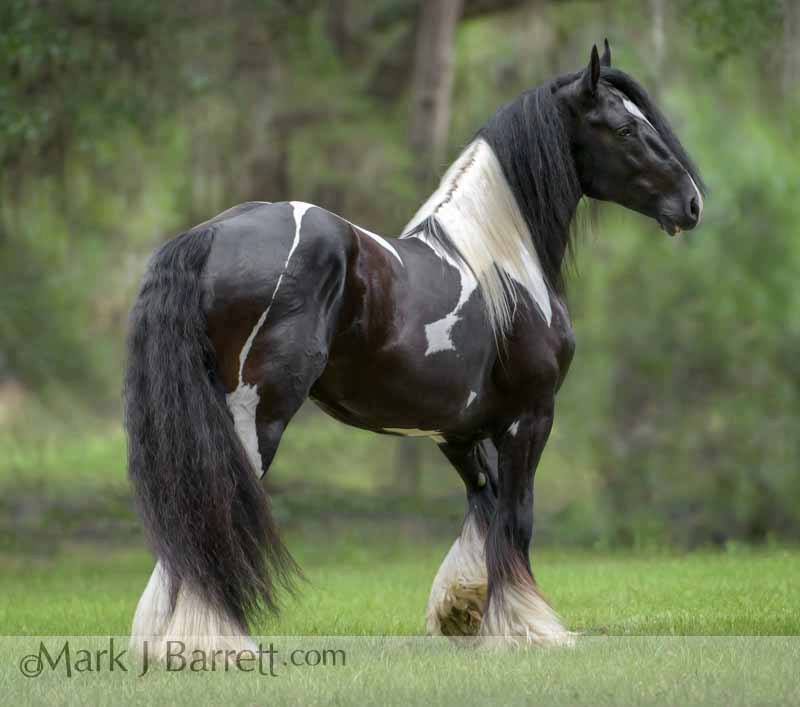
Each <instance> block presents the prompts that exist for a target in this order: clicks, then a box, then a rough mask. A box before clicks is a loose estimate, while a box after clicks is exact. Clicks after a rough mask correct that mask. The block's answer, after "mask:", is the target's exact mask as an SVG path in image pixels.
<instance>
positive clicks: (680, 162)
mask: <svg viewBox="0 0 800 707" xmlns="http://www.w3.org/2000/svg"><path fill="white" fill-rule="evenodd" d="M553 91H554V92H555V94H556V96H557V98H558V99H559V101H560V103H561V105H562V106H563V107H564V108H565V110H566V115H567V116H568V124H569V126H570V133H571V140H572V151H573V156H574V159H575V165H576V168H577V171H578V178H579V179H580V183H581V187H582V189H583V192H584V193H585V194H586V195H587V196H590V197H592V198H594V199H602V200H605V201H613V202H616V203H618V204H621V205H622V206H625V207H627V208H629V209H633V210H634V211H638V212H640V213H642V214H644V215H645V216H650V217H651V218H653V219H655V220H656V221H658V223H659V224H660V225H661V228H663V229H664V231H666V232H667V233H669V234H670V235H675V234H676V233H680V231H682V230H689V229H692V228H694V227H695V226H696V225H697V224H698V223H699V221H700V217H701V215H702V212H703V196H702V193H703V190H704V187H703V182H702V180H701V178H700V175H699V172H698V170H697V168H696V167H695V165H694V163H693V162H692V160H691V159H690V157H689V156H688V155H687V154H686V151H685V150H684V149H683V146H682V145H681V143H680V141H679V140H678V138H677V137H676V136H675V133H674V132H673V131H672V129H671V128H670V126H669V124H668V123H667V121H666V120H665V119H664V117H663V116H662V115H661V113H660V112H659V110H658V109H657V108H656V107H655V105H654V104H653V103H652V101H651V100H650V98H649V97H648V96H647V94H646V93H645V91H644V90H643V89H642V88H641V87H640V86H639V84H637V83H636V82H635V81H634V80H633V79H631V77H630V76H628V75H627V74H624V73H623V72H621V71H617V70H616V69H612V68H611V52H610V50H609V47H608V42H607V41H606V45H605V52H604V53H603V56H602V58H601V57H599V56H598V53H597V47H592V54H591V59H590V61H589V66H588V67H587V68H586V69H585V70H584V71H582V72H579V73H578V74H573V75H572V76H569V77H564V79H562V80H561V81H558V82H556V84H554V86H553Z"/></svg>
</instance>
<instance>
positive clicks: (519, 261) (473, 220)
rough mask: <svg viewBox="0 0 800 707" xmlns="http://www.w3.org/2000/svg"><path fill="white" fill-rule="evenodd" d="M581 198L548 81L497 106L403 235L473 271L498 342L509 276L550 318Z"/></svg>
mask: <svg viewBox="0 0 800 707" xmlns="http://www.w3.org/2000/svg"><path fill="white" fill-rule="evenodd" d="M580 198H581V187H580V182H579V180H578V175H577V172H576V171H575V165H574V161H573V158H572V155H571V153H570V145H569V138H568V135H567V131H566V128H565V126H564V124H563V119H562V116H561V114H560V111H559V108H558V106H557V105H556V100H555V98H554V96H553V91H552V85H551V84H546V85H544V86H541V87H539V88H535V89H533V90H530V91H527V92H525V93H524V94H522V95H521V96H520V97H519V98H517V99H516V100H514V101H512V102H511V103H509V104H507V105H505V106H503V107H502V108H501V109H500V110H498V111H497V113H496V114H495V115H494V116H493V117H492V118H491V119H490V120H489V121H488V122H487V123H486V125H484V126H483V127H482V128H481V129H480V130H479V131H478V133H477V134H476V136H475V138H474V140H473V141H472V142H471V143H470V144H469V145H468V146H467V148H466V149H465V150H464V151H463V152H462V153H461V155H460V156H459V157H458V159H457V160H456V161H455V162H454V163H453V165H452V166H451V167H450V169H449V170H448V171H447V172H446V174H445V175H444V177H443V178H442V180H441V183H440V185H439V188H438V189H437V190H436V191H435V192H434V193H433V194H432V195H431V197H430V198H429V199H428V201H427V202H425V204H423V206H422V207H421V208H420V209H419V211H418V212H417V214H416V215H415V216H414V218H413V219H412V220H411V221H410V222H409V224H408V226H406V229H405V235H407V236H408V235H420V236H421V237H424V238H426V239H427V240H428V241H429V242H432V243H434V244H436V245H437V246H438V247H440V248H441V249H442V251H443V252H445V253H447V254H449V255H450V256H452V257H456V258H458V259H460V260H461V261H462V262H463V263H464V264H465V265H466V266H467V267H468V268H469V269H470V270H471V271H472V273H473V274H474V276H475V278H476V279H477V281H478V284H479V286H480V288H481V292H482V294H483V297H484V301H485V304H486V310H487V316H488V319H489V322H490V324H491V326H492V329H493V330H494V332H495V334H496V335H497V336H498V338H502V335H503V334H504V333H505V332H507V331H508V328H509V326H510V324H511V319H512V316H513V311H514V308H515V306H516V302H517V297H518V288H517V287H515V286H514V282H516V283H518V284H520V285H522V286H523V288H525V289H527V290H528V291H529V292H530V293H531V294H532V296H533V298H534V300H535V301H536V303H537V304H538V306H539V309H540V310H541V312H542V315H543V316H544V318H545V320H546V321H547V322H548V323H549V322H550V317H551V312H550V299H549V294H548V291H549V290H555V291H557V292H558V291H561V290H562V289H563V286H564V282H563V277H562V274H561V262H562V260H563V257H564V254H565V251H566V250H568V249H569V247H570V241H571V229H570V223H571V221H572V217H573V215H574V212H575V207H576V205H577V203H578V201H579V200H580ZM512 281H514V282H512Z"/></svg>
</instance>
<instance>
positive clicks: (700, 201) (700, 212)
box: [689, 175, 704, 223]
mask: <svg viewBox="0 0 800 707" xmlns="http://www.w3.org/2000/svg"><path fill="white" fill-rule="evenodd" d="M689 179H690V180H691V182H692V186H693V187H694V190H695V191H696V192H697V206H698V209H699V210H698V213H697V223H700V219H701V218H703V206H704V204H703V195H702V194H701V193H700V190H699V189H698V188H697V184H695V182H694V179H692V176H691V175H689Z"/></svg>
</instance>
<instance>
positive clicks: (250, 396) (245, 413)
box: [225, 201, 314, 479]
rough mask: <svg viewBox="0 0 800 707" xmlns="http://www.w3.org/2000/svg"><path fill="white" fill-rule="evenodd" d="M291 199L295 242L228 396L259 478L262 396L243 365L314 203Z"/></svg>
mask: <svg viewBox="0 0 800 707" xmlns="http://www.w3.org/2000/svg"><path fill="white" fill-rule="evenodd" d="M290 203H291V205H292V211H293V215H294V238H293V240H292V245H291V246H290V248H289V254H288V255H287V256H286V262H284V264H283V269H282V270H281V274H280V275H279V276H278V281H277V282H276V283H275V289H274V290H273V291H272V297H270V300H269V304H268V305H267V308H266V309H265V310H264V312H263V314H262V315H261V316H260V317H259V318H258V321H257V322H256V325H255V326H254V327H253V330H252V331H251V332H250V336H248V337H247V340H246V341H245V342H244V346H243V347H242V350H241V351H240V352H239V384H238V385H237V387H236V390H234V391H233V392H232V393H229V394H228V395H227V396H226V398H225V399H226V402H227V403H228V409H229V410H230V411H231V414H232V415H233V424H234V427H235V428H236V432H237V433H238V435H239V439H240V440H241V442H242V446H243V447H244V449H245V452H246V453H247V458H248V459H249V460H250V463H251V464H252V465H253V469H254V470H255V472H256V474H257V475H258V478H259V479H260V478H261V477H262V476H264V471H265V469H264V464H263V460H262V459H261V452H260V451H259V449H258V433H257V430H256V409H257V408H258V403H259V396H258V390H257V388H256V386H255V385H251V384H249V383H245V382H244V367H245V364H246V363H247V357H248V356H249V355H250V349H252V348H253V342H254V341H255V338H256V336H258V333H259V332H260V331H261V327H263V326H264V322H266V321H267V317H268V316H269V312H270V310H271V309H272V305H273V303H274V302H275V297H276V296H277V294H278V290H279V289H280V286H281V282H283V276H284V275H285V274H286V271H287V270H288V269H289V261H290V260H291V259H292V255H293V254H294V252H295V250H297V246H298V245H299V243H300V226H301V225H302V223H303V216H305V214H306V212H307V211H308V210H309V209H310V208H313V206H314V205H313V204H306V203H304V202H302V201H292V202H290Z"/></svg>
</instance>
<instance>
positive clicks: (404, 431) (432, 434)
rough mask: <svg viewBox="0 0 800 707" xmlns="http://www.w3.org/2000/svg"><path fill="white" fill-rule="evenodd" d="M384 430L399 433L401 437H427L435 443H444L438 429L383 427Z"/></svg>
mask: <svg viewBox="0 0 800 707" xmlns="http://www.w3.org/2000/svg"><path fill="white" fill-rule="evenodd" d="M383 431H384V432H391V433H392V434H396V435H401V436H402V437H429V438H430V439H432V440H433V441H434V442H436V444H444V441H445V440H444V437H442V433H441V432H440V431H438V430H418V429H415V428H406V427H384V428H383Z"/></svg>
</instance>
